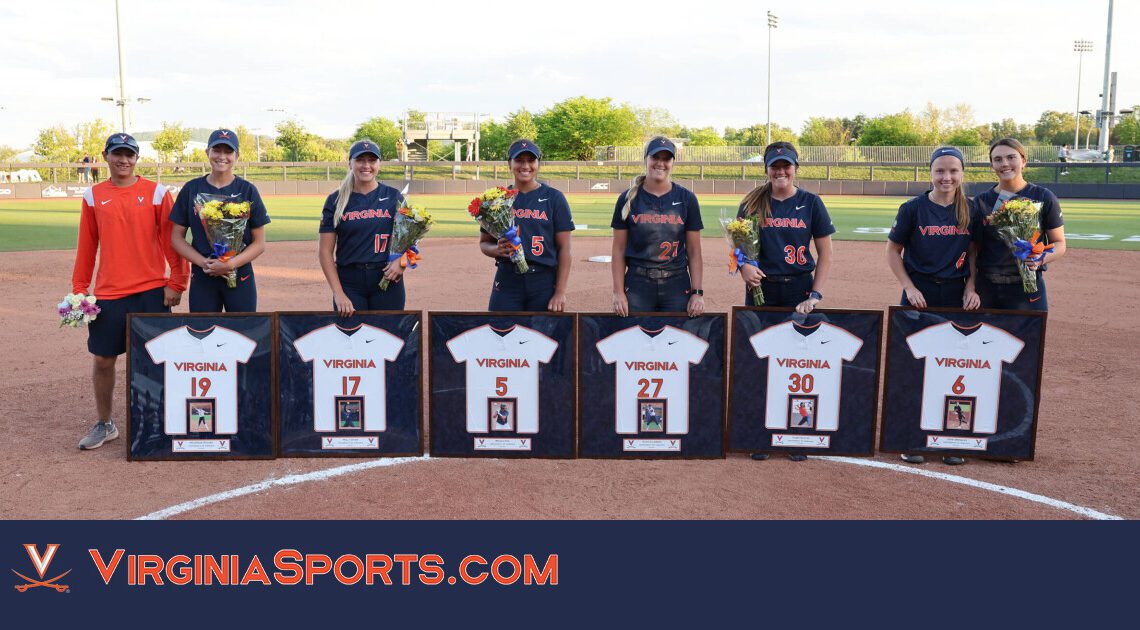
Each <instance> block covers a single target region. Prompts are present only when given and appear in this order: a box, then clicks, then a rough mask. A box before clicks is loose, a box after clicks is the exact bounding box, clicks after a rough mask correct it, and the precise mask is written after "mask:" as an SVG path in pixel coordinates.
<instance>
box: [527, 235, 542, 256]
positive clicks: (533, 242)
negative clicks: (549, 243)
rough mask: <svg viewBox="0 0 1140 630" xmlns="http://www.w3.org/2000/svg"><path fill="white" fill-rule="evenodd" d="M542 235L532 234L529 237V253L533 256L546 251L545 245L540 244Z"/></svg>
mask: <svg viewBox="0 0 1140 630" xmlns="http://www.w3.org/2000/svg"><path fill="white" fill-rule="evenodd" d="M542 240H543V237H541V236H532V237H530V253H532V254H534V255H535V256H541V255H542V252H544V251H546V247H544V246H543V244H542Z"/></svg>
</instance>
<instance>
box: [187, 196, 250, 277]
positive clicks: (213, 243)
mask: <svg viewBox="0 0 1140 630" xmlns="http://www.w3.org/2000/svg"><path fill="white" fill-rule="evenodd" d="M194 205H195V210H197V211H198V217H199V218H201V219H202V227H204V228H205V229H206V238H207V239H209V241H210V247H211V249H213V254H212V256H211V258H217V259H219V260H229V259H231V258H233V257H234V256H237V255H238V254H240V253H241V250H243V249H245V240H244V239H245V227H246V224H248V223H249V213H250V204H249V202H248V201H242V202H233V201H230V200H229V197H226V196H224V195H208V194H205V193H198V195H197V196H196V197H195V198H194ZM226 286H228V287H229V288H231V289H233V288H235V287H237V270H236V269H235V270H232V271H230V273H229V274H228V275H227V276H226Z"/></svg>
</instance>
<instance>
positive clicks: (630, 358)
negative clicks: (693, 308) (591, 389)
mask: <svg viewBox="0 0 1140 630" xmlns="http://www.w3.org/2000/svg"><path fill="white" fill-rule="evenodd" d="M596 345H597V348H598V353H599V354H601V357H602V360H603V361H605V362H606V363H608V364H614V365H615V370H616V379H615V381H616V382H615V392H614V404H615V406H616V408H615V425H616V430H617V433H619V434H636V433H638V432H639V431H638V429H639V423H642V424H643V425H644V424H645V423H656V424H657V425H658V426H660V424H661V422H660V419H659V418H658V412H657V409H663V410H664V415H665V418H664V427H663V428H664V432H665V433H667V434H671V435H684V434H687V433H688V432H689V365H690V364H694V365H695V364H698V363H700V362H701V361H702V360H704V356H705V352H706V351H707V350H708V348H709V344H708V342H707V341H705V340H704V339H701V338H700V337H698V336H696V335H694V334H692V333H690V332H686V331H684V330H681V329H680V328H675V327H673V326H665V327H663V328H661V329H660V330H658V331H647V330H646V329H645V328H642V327H641V326H632V327H630V328H626V329H625V330H620V331H618V332H616V333H614V334H612V335H610V336H608V337H606V338H605V339H602V340H601V341H599V342H598V343H597V344H596ZM644 400H653V401H665V404H663V405H660V406H659V407H652V406H644V408H643V407H642V406H639V401H644Z"/></svg>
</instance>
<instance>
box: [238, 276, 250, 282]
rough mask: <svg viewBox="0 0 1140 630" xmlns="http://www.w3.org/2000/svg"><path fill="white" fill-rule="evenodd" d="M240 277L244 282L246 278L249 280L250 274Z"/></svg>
mask: <svg viewBox="0 0 1140 630" xmlns="http://www.w3.org/2000/svg"><path fill="white" fill-rule="evenodd" d="M239 279H240V280H241V281H242V282H245V281H246V280H249V276H242V277H241V278H239Z"/></svg>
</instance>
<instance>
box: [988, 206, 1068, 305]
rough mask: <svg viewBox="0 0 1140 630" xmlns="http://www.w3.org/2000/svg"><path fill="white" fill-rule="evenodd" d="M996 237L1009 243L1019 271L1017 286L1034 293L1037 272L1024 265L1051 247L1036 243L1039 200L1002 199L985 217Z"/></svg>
mask: <svg viewBox="0 0 1140 630" xmlns="http://www.w3.org/2000/svg"><path fill="white" fill-rule="evenodd" d="M989 220H990V222H991V223H992V224H993V226H994V227H995V228H997V233H998V236H1000V237H1001V239H1002V240H1003V241H1005V244H1006V245H1008V246H1009V249H1010V252H1011V253H1012V254H1013V258H1014V261H1015V262H1016V263H1017V271H1018V272H1019V273H1020V274H1021V287H1022V288H1023V289H1024V290H1025V292H1026V293H1036V292H1037V272H1036V271H1035V270H1031V269H1029V267H1028V266H1027V264H1028V263H1031V262H1039V261H1041V260H1043V259H1044V258H1045V254H1046V253H1047V252H1050V251H1052V250H1053V246H1052V245H1045V244H1044V243H1041V242H1038V241H1039V240H1040V238H1041V230H1040V225H1041V202H1040V201H1033V200H1031V199H1025V198H1024V197H1014V198H1012V199H1007V200H1005V201H1004V202H1003V203H1002V204H1001V205H1000V206H999V207H998V208H997V209H996V210H994V213H993V214H992V215H990V217H989Z"/></svg>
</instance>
